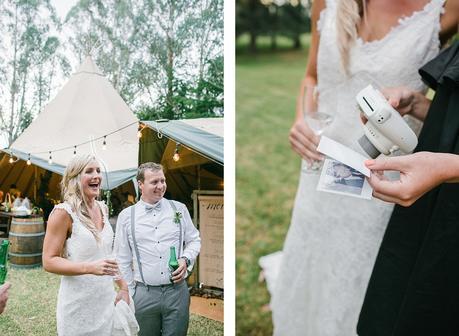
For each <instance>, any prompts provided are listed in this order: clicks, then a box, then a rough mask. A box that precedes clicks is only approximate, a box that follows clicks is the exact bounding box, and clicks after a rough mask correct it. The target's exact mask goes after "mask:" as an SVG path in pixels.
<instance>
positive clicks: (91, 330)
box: [43, 155, 138, 336]
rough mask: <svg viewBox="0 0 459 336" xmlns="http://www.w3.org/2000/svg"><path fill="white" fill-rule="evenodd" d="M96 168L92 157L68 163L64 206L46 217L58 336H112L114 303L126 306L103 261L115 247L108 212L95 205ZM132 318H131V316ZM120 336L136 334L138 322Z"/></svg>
mask: <svg viewBox="0 0 459 336" xmlns="http://www.w3.org/2000/svg"><path fill="white" fill-rule="evenodd" d="M101 180H102V179H101V174H100V165H99V163H98V162H97V160H96V158H95V157H94V156H92V155H80V156H77V157H75V158H74V159H72V160H71V161H70V163H69V164H68V166H67V168H66V170H65V173H64V176H63V178H62V182H61V187H62V195H63V199H64V202H63V203H61V204H58V205H56V206H55V208H54V210H53V212H52V213H51V215H50V216H49V220H48V225H47V231H46V236H45V241H44V245H43V267H44V268H45V270H46V271H48V272H51V273H56V274H60V275H62V279H61V285H60V288H59V295H58V301H57V313H56V316H57V333H58V335H60V336H76V335H85V336H105V335H107V336H108V335H112V334H113V333H114V325H113V324H114V315H115V303H116V302H118V301H119V300H124V301H126V303H128V304H129V303H130V302H129V301H130V298H129V294H128V287H127V284H126V282H125V281H124V280H122V279H120V280H116V283H117V285H118V286H119V288H120V290H119V292H118V294H117V293H116V292H115V288H114V285H113V277H112V276H115V275H117V274H118V266H117V263H116V261H114V259H110V258H107V256H108V253H109V252H110V249H111V247H112V243H113V230H112V228H111V226H110V223H109V221H108V211H107V210H108V209H107V206H106V205H105V204H104V203H103V202H98V201H97V200H96V198H97V197H98V196H99V192H100V185H101ZM129 315H131V316H129ZM129 317H130V325H128V326H126V328H125V331H127V332H126V333H124V334H127V335H134V334H135V333H136V331H137V327H138V326H137V323H136V321H135V317H134V313H133V312H132V314H131V313H129V311H128V319H127V321H129Z"/></svg>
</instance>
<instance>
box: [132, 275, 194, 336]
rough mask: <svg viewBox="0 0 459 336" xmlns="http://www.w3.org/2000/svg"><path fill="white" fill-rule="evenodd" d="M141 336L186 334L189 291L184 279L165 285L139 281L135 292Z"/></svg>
mask: <svg viewBox="0 0 459 336" xmlns="http://www.w3.org/2000/svg"><path fill="white" fill-rule="evenodd" d="M133 299H134V305H135V317H136V319H137V322H138V323H139V326H140V331H139V336H185V335H186V334H187V331H188V321H189V317H190V314H189V312H190V293H189V292H188V287H187V284H186V282H185V281H182V282H180V283H178V284H171V285H165V286H146V285H144V284H142V283H139V282H138V283H137V285H136V289H135V292H134V295H133Z"/></svg>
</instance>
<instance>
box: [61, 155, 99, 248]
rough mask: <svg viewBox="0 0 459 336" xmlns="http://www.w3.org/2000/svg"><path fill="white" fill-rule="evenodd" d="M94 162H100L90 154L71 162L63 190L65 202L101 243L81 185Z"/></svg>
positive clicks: (76, 157) (64, 177)
mask: <svg viewBox="0 0 459 336" xmlns="http://www.w3.org/2000/svg"><path fill="white" fill-rule="evenodd" d="M92 161H96V162H99V161H98V160H97V158H96V157H95V156H93V155H90V154H81V155H77V156H75V157H74V158H73V159H72V160H70V162H69V164H68V165H67V168H65V172H64V176H63V177H62V181H61V190H62V198H63V200H64V202H67V203H68V204H69V205H70V207H71V208H72V210H73V211H74V212H75V214H76V216H77V217H78V218H79V219H80V221H81V223H82V224H83V225H84V226H85V227H86V228H87V229H88V230H89V231H90V232H91V233H92V234H93V235H94V238H95V239H96V241H97V242H99V241H100V236H99V232H98V230H97V228H96V225H95V223H94V222H93V221H92V220H91V216H90V215H89V207H88V200H87V199H86V196H85V195H84V193H83V187H82V185H81V174H82V173H83V171H84V169H85V168H86V166H87V165H88V164H89V163H91V162H92Z"/></svg>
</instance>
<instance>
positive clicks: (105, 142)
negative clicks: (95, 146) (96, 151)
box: [102, 135, 107, 150]
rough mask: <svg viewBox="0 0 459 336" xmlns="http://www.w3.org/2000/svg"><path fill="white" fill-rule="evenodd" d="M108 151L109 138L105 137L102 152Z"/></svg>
mask: <svg viewBox="0 0 459 336" xmlns="http://www.w3.org/2000/svg"><path fill="white" fill-rule="evenodd" d="M106 149H107V136H106V135H104V142H103V143H102V150H106Z"/></svg>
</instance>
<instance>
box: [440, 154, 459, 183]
mask: <svg viewBox="0 0 459 336" xmlns="http://www.w3.org/2000/svg"><path fill="white" fill-rule="evenodd" d="M435 156H436V158H435V159H436V161H437V162H438V167H439V168H441V169H439V170H440V171H441V179H442V181H443V182H449V183H459V155H457V154H448V153H436V154H435Z"/></svg>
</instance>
